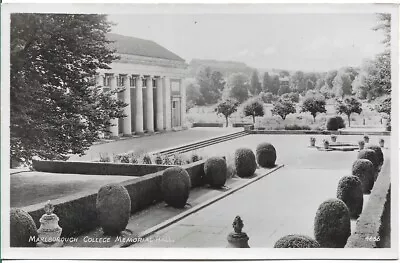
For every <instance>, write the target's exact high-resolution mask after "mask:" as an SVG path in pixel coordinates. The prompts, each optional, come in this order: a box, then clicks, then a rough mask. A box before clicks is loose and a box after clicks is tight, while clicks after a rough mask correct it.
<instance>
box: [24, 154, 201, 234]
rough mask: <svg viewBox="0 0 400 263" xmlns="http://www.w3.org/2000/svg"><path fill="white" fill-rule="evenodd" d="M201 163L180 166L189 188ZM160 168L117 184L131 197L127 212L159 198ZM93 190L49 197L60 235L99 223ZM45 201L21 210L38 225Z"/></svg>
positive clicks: (198, 183) (198, 177)
mask: <svg viewBox="0 0 400 263" xmlns="http://www.w3.org/2000/svg"><path fill="white" fill-rule="evenodd" d="M204 162H205V160H200V161H198V162H195V163H190V164H186V165H182V166H181V167H182V168H183V169H185V170H186V171H187V172H188V174H189V176H190V179H191V183H192V188H194V187H198V186H201V185H203V184H204V183H203V176H204ZM161 176H162V171H160V172H156V173H152V174H148V175H145V176H142V177H140V178H135V179H130V180H127V181H124V182H122V183H121V184H122V185H123V186H124V187H125V188H126V189H127V191H128V193H129V196H130V198H131V213H132V214H133V213H135V212H137V211H139V210H142V209H144V208H146V207H148V206H149V205H151V204H153V203H154V202H158V201H161V200H162V195H161V188H160V187H161ZM96 199H97V190H96V191H91V192H89V193H87V192H86V193H77V194H74V195H70V196H66V197H62V198H58V199H55V200H52V203H53V204H54V206H55V210H54V213H56V214H57V215H58V217H59V218H60V221H59V225H60V227H62V228H63V233H62V236H67V237H70V236H76V235H79V234H82V233H85V232H88V231H90V230H92V229H95V228H96V227H98V226H99V222H98V219H97V212H96ZM44 204H45V203H39V204H35V205H30V206H26V207H21V209H23V210H25V211H26V212H28V213H29V214H30V215H31V216H32V218H33V220H34V221H35V223H36V226H40V223H39V219H40V217H41V216H42V215H43V214H44V210H43V207H44Z"/></svg>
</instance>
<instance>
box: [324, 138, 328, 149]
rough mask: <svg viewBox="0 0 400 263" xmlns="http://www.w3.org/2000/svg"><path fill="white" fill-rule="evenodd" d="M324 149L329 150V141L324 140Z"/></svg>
mask: <svg viewBox="0 0 400 263" xmlns="http://www.w3.org/2000/svg"><path fill="white" fill-rule="evenodd" d="M324 149H329V141H328V140H324Z"/></svg>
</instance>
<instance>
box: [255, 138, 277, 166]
mask: <svg viewBox="0 0 400 263" xmlns="http://www.w3.org/2000/svg"><path fill="white" fill-rule="evenodd" d="M256 156H257V163H258V165H260V166H261V167H265V168H271V167H274V166H275V161H276V150H275V147H274V146H273V145H272V144H270V143H267V142H265V143H260V144H259V145H257V148H256Z"/></svg>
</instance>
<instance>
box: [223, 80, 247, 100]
mask: <svg viewBox="0 0 400 263" xmlns="http://www.w3.org/2000/svg"><path fill="white" fill-rule="evenodd" d="M227 85H228V89H229V97H231V98H233V99H236V100H237V101H238V102H239V103H242V102H243V101H245V100H246V99H247V98H248V97H249V80H248V77H247V76H246V75H244V74H241V73H236V74H232V75H231V76H229V78H228V84H227Z"/></svg>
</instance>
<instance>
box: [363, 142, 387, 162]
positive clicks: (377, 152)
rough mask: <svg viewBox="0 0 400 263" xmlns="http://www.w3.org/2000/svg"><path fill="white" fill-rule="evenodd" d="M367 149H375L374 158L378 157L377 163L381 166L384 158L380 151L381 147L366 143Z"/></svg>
mask: <svg viewBox="0 0 400 263" xmlns="http://www.w3.org/2000/svg"><path fill="white" fill-rule="evenodd" d="M367 149H371V150H374V151H375V154H376V158H377V159H378V164H379V166H382V164H383V161H384V159H383V152H382V149H381V147H380V146H378V145H368V146H367Z"/></svg>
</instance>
